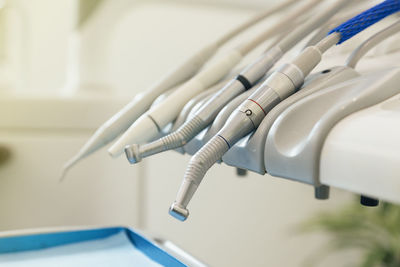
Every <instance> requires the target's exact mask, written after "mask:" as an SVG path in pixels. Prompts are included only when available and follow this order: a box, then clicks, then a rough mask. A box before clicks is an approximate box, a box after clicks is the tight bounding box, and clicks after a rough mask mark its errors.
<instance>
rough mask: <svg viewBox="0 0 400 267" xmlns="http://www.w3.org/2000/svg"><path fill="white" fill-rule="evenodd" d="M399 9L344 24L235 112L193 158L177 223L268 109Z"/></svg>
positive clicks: (378, 10) (375, 11) (392, 4)
mask: <svg viewBox="0 0 400 267" xmlns="http://www.w3.org/2000/svg"><path fill="white" fill-rule="evenodd" d="M399 10H400V1H398V0H396V1H384V2H383V3H381V4H379V5H377V6H375V7H373V8H371V9H369V10H367V11H365V12H363V13H361V14H360V15H358V16H356V17H354V18H352V19H350V20H349V21H347V22H345V23H343V24H341V25H340V26H338V27H337V28H335V29H334V30H332V31H331V32H330V33H329V35H328V36H327V37H325V38H324V39H323V40H322V41H320V42H319V43H318V44H316V45H315V46H310V47H307V48H306V49H305V50H303V52H301V54H300V55H299V56H297V57H296V58H295V59H294V60H293V62H292V63H290V64H285V65H283V66H282V67H281V68H279V69H278V70H277V71H276V72H274V73H273V74H272V75H271V76H270V77H269V78H268V79H267V80H266V81H265V82H264V83H263V84H262V85H261V86H260V87H259V88H258V89H257V90H256V92H254V93H253V94H252V95H251V96H250V97H249V98H248V99H247V100H246V101H244V102H243V103H242V104H241V105H240V106H239V107H238V108H237V109H236V111H235V112H234V113H232V115H231V116H230V117H229V119H228V121H227V122H226V124H225V125H224V127H223V128H222V129H221V130H220V131H219V132H218V133H217V134H216V135H215V136H214V137H213V138H212V139H211V140H210V141H209V142H207V144H206V145H204V146H203V147H202V148H201V149H200V150H199V151H198V152H197V153H196V154H195V155H194V156H193V157H192V158H191V160H190V162H189V165H188V168H187V170H186V173H185V176H184V180H183V182H182V184H181V186H180V188H179V191H178V194H177V197H176V199H175V202H174V203H173V204H172V205H171V207H170V210H169V213H170V214H171V215H172V216H173V217H175V218H176V219H178V220H181V221H184V220H186V218H187V217H188V216H189V211H188V209H187V205H188V204H189V202H190V200H191V199H192V197H193V195H194V194H195V192H196V190H197V188H198V186H199V185H200V183H201V181H202V179H203V177H204V175H205V174H206V172H207V171H208V169H209V168H210V167H211V166H212V165H213V164H214V163H215V162H216V161H218V160H219V159H221V157H222V156H223V155H224V154H225V153H226V152H227V151H228V150H229V148H230V147H231V146H232V145H234V144H235V143H236V142H237V141H238V140H240V139H241V138H242V137H243V136H245V135H247V134H248V133H250V132H251V131H253V130H254V129H256V128H257V127H258V125H259V124H260V123H261V121H262V120H263V118H264V117H265V115H266V114H267V113H268V111H269V110H271V109H272V108H273V107H274V106H275V105H276V104H277V103H279V102H280V101H281V100H283V99H285V98H286V97H288V96H289V95H291V94H293V93H294V92H295V91H296V90H297V89H298V88H300V86H301V85H302V83H303V82H304V78H305V77H306V76H307V75H308V74H309V73H310V72H311V71H312V70H313V69H314V68H315V66H316V65H317V64H318V63H319V62H320V61H321V56H322V54H323V53H324V52H325V51H326V50H327V49H329V48H330V47H331V46H333V45H334V44H340V43H342V42H344V41H346V40H347V39H349V38H351V37H352V36H354V35H355V34H357V33H358V32H360V31H362V30H363V29H365V28H367V27H369V26H370V25H372V24H374V23H375V22H377V21H379V20H381V19H382V18H384V17H386V16H388V15H390V14H393V13H395V12H397V11H399Z"/></svg>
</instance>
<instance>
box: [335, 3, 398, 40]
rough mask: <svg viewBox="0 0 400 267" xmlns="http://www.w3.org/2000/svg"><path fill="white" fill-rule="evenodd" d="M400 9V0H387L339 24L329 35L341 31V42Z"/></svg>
mask: <svg viewBox="0 0 400 267" xmlns="http://www.w3.org/2000/svg"><path fill="white" fill-rule="evenodd" d="M398 11H400V0H386V1H384V2H382V3H380V4H378V5H376V6H374V7H372V8H370V9H368V10H366V11H364V12H362V13H361V14H359V15H357V16H355V17H354V18H352V19H350V20H348V21H346V22H345V23H343V24H341V25H339V26H338V27H336V28H335V29H333V30H331V31H330V32H329V33H328V35H329V34H331V33H334V32H339V33H340V35H341V38H340V40H339V42H338V43H337V44H341V43H343V42H344V41H346V40H348V39H350V38H351V37H353V36H354V35H356V34H357V33H359V32H361V31H362V30H364V29H366V28H368V27H369V26H371V25H372V24H374V23H376V22H378V21H380V20H381V19H383V18H385V17H387V16H389V15H391V14H393V13H396V12H398Z"/></svg>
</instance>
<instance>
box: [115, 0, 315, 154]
mask: <svg viewBox="0 0 400 267" xmlns="http://www.w3.org/2000/svg"><path fill="white" fill-rule="evenodd" d="M318 2H320V1H318V0H308V2H307V3H306V4H305V5H306V6H307V7H308V8H307V9H308V10H310V9H312V7H313V6H315V5H316V4H317V3H318ZM288 25H291V21H287V20H286V19H285V23H277V24H275V26H274V27H270V28H268V29H267V30H265V31H264V32H262V33H261V34H258V35H257V36H255V37H253V38H247V40H246V41H244V42H242V43H241V44H240V45H239V46H236V47H235V48H232V49H230V50H228V51H226V52H225V53H224V54H223V55H222V56H221V57H219V59H218V60H216V61H214V62H213V63H211V64H210V65H209V66H206V68H204V69H202V70H201V71H200V72H199V73H197V74H196V75H195V76H194V77H192V78H191V79H190V80H188V81H187V82H186V83H185V84H183V85H182V86H181V87H180V88H179V89H178V90H176V91H175V92H174V93H172V94H171V95H170V96H169V97H168V98H167V99H166V100H165V101H163V102H162V103H161V104H160V105H158V106H157V107H155V108H151V109H150V110H148V111H147V112H146V113H145V114H143V115H142V116H141V117H139V119H137V120H136V121H135V122H134V123H133V124H132V126H131V127H129V129H128V130H127V131H126V132H125V133H124V134H123V135H122V136H121V137H120V138H119V139H118V140H117V141H116V142H115V143H114V144H113V145H112V146H111V147H110V148H109V150H108V152H109V154H110V155H111V156H112V157H117V156H119V155H120V154H121V153H123V152H124V148H125V146H126V145H129V144H133V143H134V144H141V143H145V142H148V141H152V140H154V138H155V137H156V136H157V135H158V133H159V132H160V129H162V128H163V127H165V125H167V124H168V123H170V122H171V121H173V120H174V119H175V118H176V116H177V115H178V114H179V112H180V110H181V109H182V108H183V106H184V105H185V104H186V103H187V102H188V101H189V100H190V99H191V98H192V97H194V96H196V95H197V94H199V93H200V92H202V91H203V90H204V89H206V88H207V87H209V86H210V85H212V84H213V83H215V82H217V81H218V80H220V79H221V78H223V77H224V76H225V75H227V74H228V73H229V72H230V71H231V69H232V68H233V67H234V66H236V65H237V64H238V63H239V62H240V61H241V60H242V59H243V57H244V56H245V55H247V54H248V53H250V52H251V51H252V50H253V49H255V48H256V47H257V46H258V45H260V44H261V43H262V42H264V41H265V40H267V39H269V38H270V37H271V36H275V35H276V34H278V33H279V32H280V31H282V30H285V29H286V27H287V26H288Z"/></svg>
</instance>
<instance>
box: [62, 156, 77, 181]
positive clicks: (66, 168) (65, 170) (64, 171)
mask: <svg viewBox="0 0 400 267" xmlns="http://www.w3.org/2000/svg"><path fill="white" fill-rule="evenodd" d="M80 159H81V156H80V155H79V154H78V155H76V156H75V157H73V158H72V159H70V160H69V161H68V162H67V163H65V164H64V166H63V168H62V170H61V174H60V178H59V179H58V182H59V183H61V182H63V181H64V180H65V177H66V176H67V173H68V171H69V170H70V169H71V167H72V166H74V165H75V164H76V163H78V161H79V160H80Z"/></svg>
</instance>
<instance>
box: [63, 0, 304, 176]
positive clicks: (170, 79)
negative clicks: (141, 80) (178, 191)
mask: <svg viewBox="0 0 400 267" xmlns="http://www.w3.org/2000/svg"><path fill="white" fill-rule="evenodd" d="M296 2H297V1H296V0H287V1H284V2H282V3H280V4H278V5H275V6H273V7H269V8H268V9H266V10H264V11H262V12H260V13H259V14H257V15H255V16H254V17H251V18H250V19H249V20H247V21H245V22H244V23H242V24H240V25H239V26H237V27H235V28H233V29H232V30H231V31H229V32H227V33H226V34H224V35H223V36H221V37H220V38H218V39H217V40H216V41H213V42H211V43H210V44H208V45H207V46H205V47H203V48H202V49H200V50H199V51H197V52H196V53H195V54H194V55H192V56H190V57H189V58H188V59H186V60H185V61H184V62H183V63H182V64H181V65H179V66H178V67H176V68H174V69H173V70H172V71H170V72H169V73H168V74H167V75H166V76H165V77H163V78H162V79H160V80H159V81H157V82H156V83H155V84H154V85H152V86H151V87H150V88H148V89H147V90H146V91H144V92H143V93H141V94H138V95H137V96H136V97H135V98H134V99H133V100H132V101H130V102H129V103H128V104H127V105H126V106H124V107H123V108H122V109H121V110H120V111H119V112H117V113H116V114H115V115H113V116H112V117H111V118H110V119H108V120H107V121H106V122H105V123H104V124H103V125H101V126H100V127H99V128H98V129H97V130H96V132H95V133H94V134H93V135H92V136H91V137H90V139H89V140H88V141H87V142H86V143H85V144H84V146H83V147H82V148H81V149H80V150H79V151H78V153H77V154H76V155H75V156H74V157H73V158H71V159H70V160H69V161H68V162H67V163H66V164H65V165H64V168H63V174H62V177H61V179H62V178H63V177H64V175H65V174H66V172H67V171H68V170H69V169H70V168H71V167H72V166H73V165H75V164H76V163H77V162H79V161H80V160H81V159H83V158H85V157H87V156H89V155H90V154H92V153H94V152H95V151H97V150H99V149H100V148H102V147H104V146H105V145H107V144H108V143H110V142H111V141H113V140H114V139H115V138H116V137H117V136H119V135H120V134H121V133H122V132H124V131H125V130H127V129H128V128H129V127H130V126H131V125H132V123H134V122H135V120H136V119H137V118H139V116H140V115H142V114H143V113H144V112H145V111H146V110H147V109H148V108H149V107H150V106H151V104H152V103H153V101H154V99H155V98H157V97H158V96H159V95H160V94H162V93H164V92H165V91H167V90H169V89H170V88H172V87H174V86H176V85H178V84H180V83H182V82H185V81H187V80H188V79H189V78H191V77H193V75H195V73H196V72H198V70H200V69H201V67H203V65H204V64H205V63H206V62H207V61H208V60H209V59H210V58H211V57H212V56H213V55H214V54H215V53H216V52H217V51H218V49H219V48H220V47H221V46H223V45H224V44H225V43H227V42H228V41H230V40H231V39H232V38H234V37H235V36H237V35H238V34H240V33H241V32H243V31H245V30H246V29H248V28H250V27H251V26H253V25H255V24H257V23H258V22H260V21H261V20H263V19H265V18H266V17H268V16H270V15H272V14H274V13H276V12H279V11H282V10H284V9H285V8H287V7H289V6H291V5H292V4H295V3H296Z"/></svg>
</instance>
